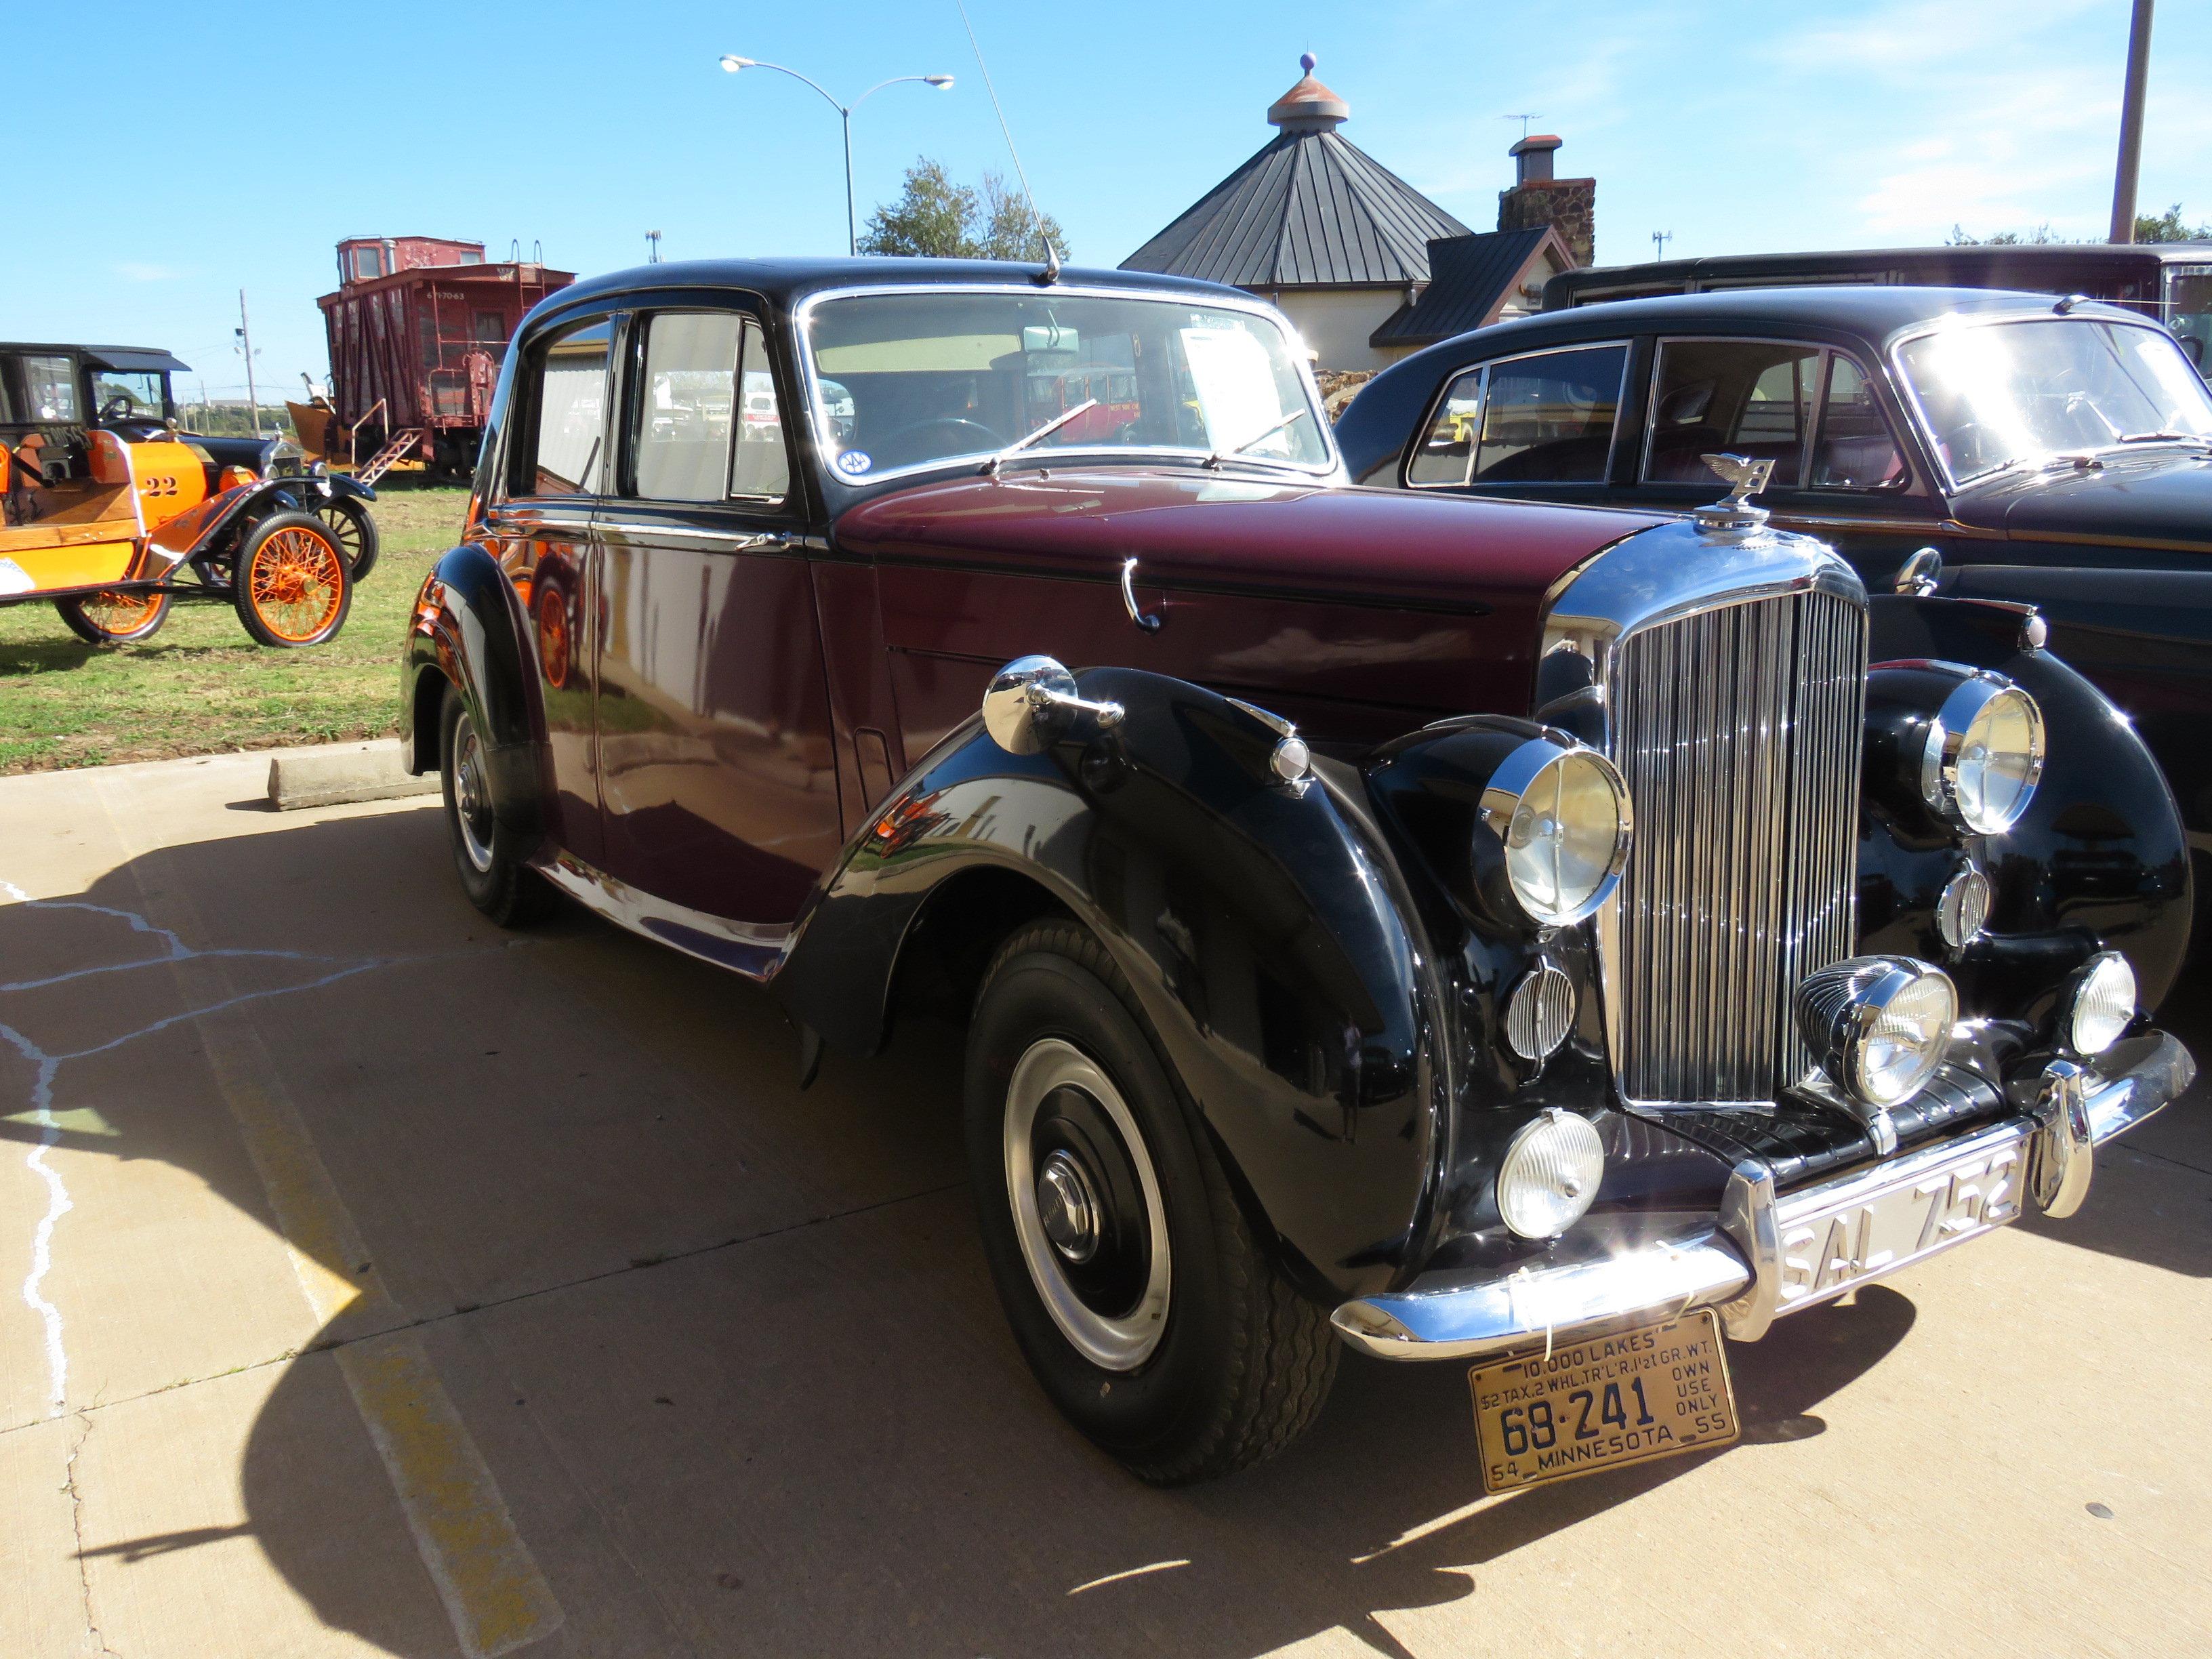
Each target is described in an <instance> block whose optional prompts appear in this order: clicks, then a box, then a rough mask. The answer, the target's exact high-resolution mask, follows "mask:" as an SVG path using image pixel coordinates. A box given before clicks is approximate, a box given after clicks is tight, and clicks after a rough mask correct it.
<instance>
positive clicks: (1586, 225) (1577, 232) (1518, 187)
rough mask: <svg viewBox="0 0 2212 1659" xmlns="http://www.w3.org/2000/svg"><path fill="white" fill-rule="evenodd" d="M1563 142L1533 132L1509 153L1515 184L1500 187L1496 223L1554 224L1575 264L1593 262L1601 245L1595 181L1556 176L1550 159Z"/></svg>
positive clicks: (1512, 226) (1504, 226)
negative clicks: (1597, 248)
mask: <svg viewBox="0 0 2212 1659" xmlns="http://www.w3.org/2000/svg"><path fill="white" fill-rule="evenodd" d="M1558 149H1559V139H1558V138H1556V137H1553V135H1552V134H1550V133H1548V132H1534V133H1531V134H1529V135H1528V137H1525V138H1523V139H1522V140H1521V142H1520V143H1516V144H1515V145H1514V146H1513V148H1512V149H1510V151H1508V152H1507V154H1509V155H1511V156H1512V157H1513V167H1514V185H1513V188H1512V189H1510V190H1501V191H1498V229H1500V230H1534V229H1536V228H1538V227H1539V226H1542V225H1553V226H1556V227H1557V228H1558V229H1559V237H1560V240H1563V241H1565V243H1566V245H1567V249H1568V252H1571V253H1572V254H1573V255H1574V256H1575V263H1576V264H1578V265H1586V264H1591V263H1592V262H1593V257H1594V255H1595V252H1596V245H1597V180H1596V179H1554V178H1553V176H1552V173H1553V164H1552V158H1553V155H1554V154H1555V153H1556V152H1557V151H1558Z"/></svg>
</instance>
